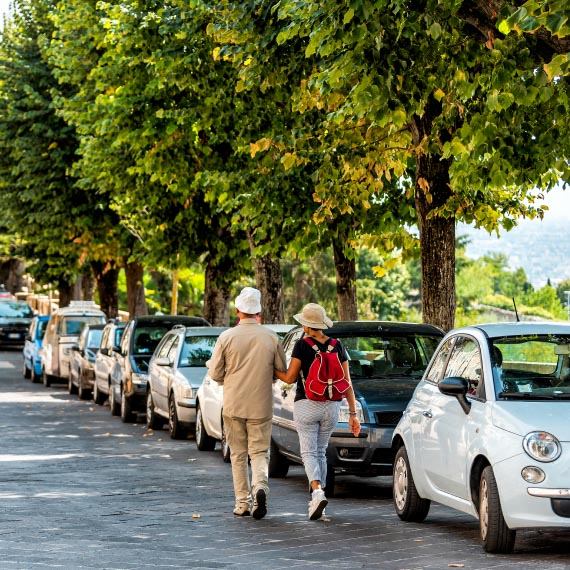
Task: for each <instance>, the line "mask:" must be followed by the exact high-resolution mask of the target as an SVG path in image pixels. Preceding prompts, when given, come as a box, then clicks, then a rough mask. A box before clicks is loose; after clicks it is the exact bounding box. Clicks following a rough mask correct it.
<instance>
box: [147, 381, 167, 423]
mask: <svg viewBox="0 0 570 570" xmlns="http://www.w3.org/2000/svg"><path fill="white" fill-rule="evenodd" d="M163 425H164V420H163V419H162V418H161V417H160V416H159V415H158V414H157V413H156V411H155V408H154V400H153V399H152V392H151V391H150V389H149V391H148V393H147V396H146V427H147V428H148V429H162V426H163Z"/></svg>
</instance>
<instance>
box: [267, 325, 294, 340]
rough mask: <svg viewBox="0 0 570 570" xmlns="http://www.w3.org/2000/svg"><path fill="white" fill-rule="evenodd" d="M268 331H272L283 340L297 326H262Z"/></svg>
mask: <svg viewBox="0 0 570 570" xmlns="http://www.w3.org/2000/svg"><path fill="white" fill-rule="evenodd" d="M263 326H264V327H267V328H268V329H269V330H272V331H273V332H274V333H275V334H276V335H277V336H278V337H279V338H280V339H284V338H285V337H286V336H287V333H289V332H291V330H293V329H294V328H295V327H296V326H297V325H283V324H271V325H267V324H264V325H263Z"/></svg>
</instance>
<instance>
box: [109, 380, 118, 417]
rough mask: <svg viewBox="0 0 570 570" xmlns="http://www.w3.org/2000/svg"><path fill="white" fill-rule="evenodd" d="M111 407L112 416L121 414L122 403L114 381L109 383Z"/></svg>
mask: <svg viewBox="0 0 570 570" xmlns="http://www.w3.org/2000/svg"><path fill="white" fill-rule="evenodd" d="M109 407H110V408H111V415H112V416H120V415H121V403H120V402H117V398H116V392H115V386H113V383H112V382H111V383H110V384H109Z"/></svg>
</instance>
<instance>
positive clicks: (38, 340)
mask: <svg viewBox="0 0 570 570" xmlns="http://www.w3.org/2000/svg"><path fill="white" fill-rule="evenodd" d="M48 320H49V316H48V315H37V316H35V317H34V318H33V319H32V323H31V324H30V328H29V330H28V333H27V334H26V337H25V339H26V340H25V343H24V351H23V356H24V370H23V374H24V378H31V380H32V382H34V383H38V382H41V380H42V361H41V356H40V349H41V348H42V342H43V338H44V334H45V332H46V325H47V322H48Z"/></svg>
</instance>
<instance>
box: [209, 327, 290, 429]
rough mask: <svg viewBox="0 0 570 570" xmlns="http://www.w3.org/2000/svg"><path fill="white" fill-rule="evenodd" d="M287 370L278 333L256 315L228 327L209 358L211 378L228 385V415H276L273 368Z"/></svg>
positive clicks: (242, 416) (241, 416)
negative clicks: (262, 323)
mask: <svg viewBox="0 0 570 570" xmlns="http://www.w3.org/2000/svg"><path fill="white" fill-rule="evenodd" d="M275 368H277V370H286V369H287V367H286V365H285V353H284V352H283V347H282V346H281V343H280V342H279V339H278V337H277V335H276V334H275V333H274V332H273V331H270V330H269V329H267V328H265V327H264V326H263V325H260V324H258V323H257V322H256V320H255V319H242V320H241V321H240V323H239V325H237V326H235V327H234V328H232V329H229V330H227V331H224V332H223V333H222V334H221V335H220V337H219V338H218V341H217V342H216V346H215V347H214V351H213V354H212V358H211V360H210V361H209V362H208V369H209V374H210V378H212V380H215V381H216V382H218V383H219V384H223V385H224V415H228V416H231V417H234V418H248V419H265V418H270V417H272V416H273V370H274V369H275Z"/></svg>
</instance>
